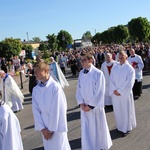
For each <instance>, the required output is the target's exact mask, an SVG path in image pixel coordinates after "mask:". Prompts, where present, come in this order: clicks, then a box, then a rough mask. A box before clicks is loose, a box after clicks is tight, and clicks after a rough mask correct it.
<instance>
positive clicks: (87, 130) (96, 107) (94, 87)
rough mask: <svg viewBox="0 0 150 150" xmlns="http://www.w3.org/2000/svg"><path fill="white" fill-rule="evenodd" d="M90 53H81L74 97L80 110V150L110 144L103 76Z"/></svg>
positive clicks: (105, 147) (98, 147)
mask: <svg viewBox="0 0 150 150" xmlns="http://www.w3.org/2000/svg"><path fill="white" fill-rule="evenodd" d="M92 58H93V56H92V54H91V53H89V52H88V53H82V54H81V63H82V66H83V69H82V70H81V71H80V74H79V78H78V84H77V91H76V99H77V103H78V104H79V106H80V110H81V132H82V133H81V135H82V138H81V139H82V150H96V149H97V150H100V149H105V150H108V149H109V148H110V147H111V146H112V140H111V137H110V133H109V129H108V125H107V121H106V115H105V111H104V94H105V77H104V75H103V73H102V72H101V71H100V70H99V69H97V68H96V67H95V66H94V65H93V64H92V62H93V59H92Z"/></svg>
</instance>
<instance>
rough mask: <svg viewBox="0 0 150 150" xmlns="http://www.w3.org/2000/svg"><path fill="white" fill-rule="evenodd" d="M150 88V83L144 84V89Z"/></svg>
mask: <svg viewBox="0 0 150 150" xmlns="http://www.w3.org/2000/svg"><path fill="white" fill-rule="evenodd" d="M148 88H150V84H147V85H143V86H142V89H148Z"/></svg>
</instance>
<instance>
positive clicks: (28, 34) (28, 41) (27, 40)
mask: <svg viewBox="0 0 150 150" xmlns="http://www.w3.org/2000/svg"><path fill="white" fill-rule="evenodd" d="M27 41H28V44H29V34H28V32H27Z"/></svg>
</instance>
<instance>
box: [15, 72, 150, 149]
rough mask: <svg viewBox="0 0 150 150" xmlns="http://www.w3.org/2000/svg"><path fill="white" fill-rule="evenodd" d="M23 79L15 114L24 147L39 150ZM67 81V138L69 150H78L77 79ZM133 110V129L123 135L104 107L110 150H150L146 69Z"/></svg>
mask: <svg viewBox="0 0 150 150" xmlns="http://www.w3.org/2000/svg"><path fill="white" fill-rule="evenodd" d="M16 80H17V82H18V83H19V79H17V78H16ZM25 80H26V82H25ZM23 81H24V82H25V83H24V89H23V90H22V91H23V93H24V95H25V102H24V110H22V111H21V112H19V113H17V114H16V115H17V116H18V118H19V120H20V124H21V128H22V132H21V134H22V139H23V144H24V150H43V149H44V148H43V145H42V139H41V135H40V133H39V132H37V131H34V122H33V116H32V110H31V107H32V101H31V95H30V94H29V93H28V91H27V89H28V81H27V79H26V78H23ZM68 82H69V84H70V86H69V87H67V88H65V90H64V91H65V94H66V97H67V103H68V111H67V120H68V129H69V131H68V137H69V141H70V145H71V148H72V150H81V133H80V111H79V108H78V107H77V103H76V99H75V91H76V84H77V78H69V77H68ZM135 109H136V117H137V128H135V129H133V131H132V132H131V133H130V134H129V135H128V136H126V137H124V138H122V137H121V135H120V134H119V133H118V132H117V131H116V128H115V122H114V114H113V111H112V109H110V108H109V109H106V116H107V121H108V126H109V129H110V134H111V137H112V140H113V146H112V147H111V149H110V150H150V117H149V116H150V72H145V76H144V79H143V94H142V96H141V97H140V98H139V99H138V100H135Z"/></svg>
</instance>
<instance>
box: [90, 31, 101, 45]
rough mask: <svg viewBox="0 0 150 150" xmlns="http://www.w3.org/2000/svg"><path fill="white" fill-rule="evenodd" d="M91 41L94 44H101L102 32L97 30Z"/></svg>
mask: <svg viewBox="0 0 150 150" xmlns="http://www.w3.org/2000/svg"><path fill="white" fill-rule="evenodd" d="M91 42H92V43H94V44H99V43H100V33H99V32H97V33H96V34H95V35H94V36H93V37H92V39H91Z"/></svg>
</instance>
